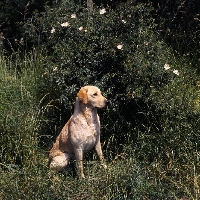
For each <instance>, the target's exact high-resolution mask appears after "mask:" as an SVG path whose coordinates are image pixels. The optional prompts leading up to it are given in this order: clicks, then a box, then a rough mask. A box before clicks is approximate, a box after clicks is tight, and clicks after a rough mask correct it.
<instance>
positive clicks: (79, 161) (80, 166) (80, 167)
mask: <svg viewBox="0 0 200 200" xmlns="http://www.w3.org/2000/svg"><path fill="white" fill-rule="evenodd" d="M74 151H75V157H76V162H77V169H78V174H79V177H80V178H85V176H84V173H83V150H82V149H75V150H74Z"/></svg>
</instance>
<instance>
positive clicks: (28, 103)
mask: <svg viewBox="0 0 200 200" xmlns="http://www.w3.org/2000/svg"><path fill="white" fill-rule="evenodd" d="M63 4H64V5H62V6H57V7H56V6H55V7H54V10H53V11H52V8H48V7H47V8H46V12H45V13H42V14H41V15H37V13H36V16H35V18H34V19H33V20H30V21H28V22H27V23H26V24H25V25H24V29H25V30H26V33H27V34H29V35H28V37H29V40H28V42H30V41H31V43H32V44H35V45H36V44H37V45H38V46H34V47H33V48H32V49H31V50H30V49H29V50H27V51H26V50H25V51H24V49H23V50H22V48H21V47H22V46H20V44H19V49H18V50H17V51H13V52H12V53H11V54H10V55H8V54H7V53H6V52H5V50H4V48H3V45H2V44H1V46H0V49H1V53H0V71H1V73H0V147H1V148H0V177H1V179H0V188H1V189H0V199H5V200H6V199H9V200H10V199H14V200H15V199H55V200H58V199H74V200H76V199H77V200H78V199H105V200H108V199H135V200H146V199H151V200H154V199H159V200H161V199H163V200H178V199H179V200H181V199H182V200H183V199H185V200H186V199H187V200H190V199H191V200H198V199H200V175H199V170H200V163H199V159H200V140H199V133H200V92H199V91H200V90H199V89H200V79H199V72H198V70H197V69H196V68H195V67H194V66H193V64H191V63H192V61H191V58H190V59H189V58H186V57H184V56H183V55H180V54H176V53H175V52H174V51H173V49H172V48H171V47H170V46H169V45H168V44H166V42H165V41H164V40H163V39H162V38H161V36H160V34H159V31H158V30H159V27H158V26H157V25H156V24H155V21H154V19H153V18H152V17H151V15H150V13H151V11H152V8H151V6H150V5H149V4H137V5H136V4H133V3H132V2H131V1H130V2H129V1H128V2H127V3H126V4H123V5H121V6H119V7H118V8H116V9H115V10H114V11H113V10H108V8H106V9H105V10H103V9H102V8H100V9H99V8H96V11H95V13H94V14H93V15H88V12H87V10H84V9H83V10H81V11H80V10H77V8H76V6H74V5H71V4H70V3H69V2H68V1H66V2H65V3H63ZM65 4H67V5H65ZM105 11H106V12H105ZM122 11H123V12H122ZM63 13H65V15H64V14H63ZM38 30H39V31H40V33H39V35H40V36H41V35H42V37H40V38H38V37H37V38H36V37H35V34H36V33H37V31H38ZM35 40H37V41H35ZM29 44H30V43H29ZM195 60H196V58H195ZM195 66H196V65H195ZM86 84H93V85H97V86H99V87H100V88H101V89H102V91H103V94H105V95H106V97H107V98H108V99H110V100H111V104H110V106H108V107H107V108H106V109H104V110H103V111H100V117H101V123H102V137H101V138H102V141H101V142H102V146H103V152H104V155H105V158H106V162H107V165H108V169H107V170H105V169H103V168H102V167H101V166H100V165H99V161H98V158H97V156H96V155H95V153H93V152H90V153H88V154H87V155H86V156H85V159H84V170H85V175H86V178H85V179H84V180H79V179H78V177H77V174H76V169H74V170H72V171H69V172H66V173H55V172H52V171H50V170H49V168H48V151H49V149H50V148H51V146H52V144H53V142H54V140H55V137H56V136H57V135H58V133H59V131H60V130H61V128H62V126H63V124H64V123H65V122H66V120H67V119H68V118H69V116H70V115H71V114H72V112H73V105H74V98H75V96H76V93H77V91H78V89H79V88H80V87H81V86H83V85H86ZM74 165H75V164H74Z"/></svg>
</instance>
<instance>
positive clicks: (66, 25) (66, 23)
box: [61, 22, 70, 27]
mask: <svg viewBox="0 0 200 200" xmlns="http://www.w3.org/2000/svg"><path fill="white" fill-rule="evenodd" d="M61 26H62V27H68V26H70V24H69V22H65V23H62V24H61Z"/></svg>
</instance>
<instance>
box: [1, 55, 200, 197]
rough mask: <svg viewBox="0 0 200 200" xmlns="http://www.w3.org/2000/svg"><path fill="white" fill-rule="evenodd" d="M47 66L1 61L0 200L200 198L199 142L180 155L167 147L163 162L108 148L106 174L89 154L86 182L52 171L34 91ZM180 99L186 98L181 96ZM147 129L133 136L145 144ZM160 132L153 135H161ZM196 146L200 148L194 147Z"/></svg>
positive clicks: (196, 105) (34, 61)
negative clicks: (40, 132)
mask: <svg viewBox="0 0 200 200" xmlns="http://www.w3.org/2000/svg"><path fill="white" fill-rule="evenodd" d="M43 64H44V60H43V58H42V57H40V58H39V59H38V58H37V57H36V56H34V54H33V55H31V56H28V57H27V58H26V59H25V60H24V61H23V62H22V61H20V60H17V59H16V58H13V59H12V58H9V59H8V58H5V57H3V56H1V57H0V70H1V73H0V80H1V81H0V88H1V90H0V131H1V132H0V137H1V138H0V144H1V145H0V146H1V148H0V156H1V157H0V177H1V179H0V188H1V190H0V199H5V200H6V199H9V200H11V199H55V200H57V199H74V200H75V199H77V200H79V199H105V200H108V199H136V200H137V199H138V200H140V199H142V200H143V199H159V200H161V199H184V198H185V199H193V200H198V199H199V198H200V188H199V187H200V183H199V182H200V177H199V170H200V165H199V157H200V156H199V152H198V149H199V147H198V145H197V144H198V143H197V142H196V143H195V142H194V143H188V142H185V143H183V144H178V145H182V146H183V147H184V146H185V147H187V148H183V151H182V152H181V155H179V156H173V152H171V153H170V152H167V148H166V156H165V160H162V158H160V159H157V160H154V161H152V162H149V161H147V160H142V159H141V160H140V159H136V158H137V156H136V154H137V152H138V149H137V148H135V146H134V145H131V144H130V145H125V146H124V148H123V150H122V151H121V153H115V152H109V150H108V149H111V148H108V147H107V148H104V154H105V157H107V156H108V155H110V154H112V155H114V157H112V158H111V159H109V160H108V161H107V162H108V170H104V169H103V168H101V167H100V165H99V162H98V161H97V158H96V156H93V157H94V159H92V158H91V156H89V158H88V159H86V160H85V162H84V170H85V174H86V179H84V180H78V178H77V176H76V173H75V172H73V171H72V172H69V173H66V174H62V173H54V172H51V171H49V169H48V166H47V154H48V152H47V151H45V150H44V149H41V148H40V147H39V146H38V141H39V135H38V130H39V128H40V126H41V123H44V121H42V120H44V119H42V118H39V117H38V116H40V115H39V114H40V112H41V110H40V109H41V108H40V105H39V103H40V102H37V101H36V99H37V98H36V95H37V93H36V88H37V87H38V85H40V83H41V81H40V78H41V77H42V75H43V74H42V73H43V72H42V71H40V70H37V69H38V66H40V65H43ZM17 66H21V69H22V71H21V73H18V72H17V70H16V67H17ZM173 84H174V83H173V82H172V83H171V86H170V85H169V86H168V87H167V88H166V91H167V92H168V93H169V98H170V92H171V94H172V92H175V93H176V92H177V91H176V90H177V88H176V87H174V85H173ZM179 84H180V87H181V85H182V84H181V83H179ZM188 87H189V86H187V88H188ZM192 88H193V87H192ZM179 91H180V89H179ZM191 91H192V90H191ZM192 93H194V94H195V92H192ZM44 95H45V94H44ZM179 98H181V99H184V98H188V97H187V95H184V96H181V95H179ZM174 104H176V103H174ZM192 105H193V108H194V109H195V110H196V112H199V97H196V96H195V97H193V103H192ZM198 121H199V119H197V122H198ZM45 123H46V122H45ZM181 123H182V122H181ZM176 128H177V127H175V128H174V129H176ZM198 128H199V127H198V123H196V127H193V128H192V127H187V129H185V130H187V131H188V132H187V133H185V134H184V135H188V138H189V137H190V134H195V132H191V130H192V131H194V130H196V131H198ZM148 131H149V130H146V131H144V132H143V133H141V132H140V131H139V130H138V131H137V129H136V130H135V133H134V134H137V135H138V136H140V137H141V138H140V139H141V140H142V139H145V137H146V139H148V137H150V136H149V132H148ZM156 134H157V133H155V135H152V137H157V136H156ZM168 134H170V133H168ZM165 136H166V135H162V137H165ZM166 137H167V136H166ZM177 137H178V135H177ZM180 137H181V133H180ZM146 139H145V140H146ZM145 140H144V141H145ZM161 141H162V140H161ZM177 141H178V140H177ZM180 141H182V140H180ZM185 141H187V138H186V140H185ZM193 144H196V145H197V146H196V147H192V145H193ZM109 145H112V142H111V143H109ZM150 147H151V146H150ZM105 149H107V150H106V151H105ZM147 151H148V149H147ZM145 153H147V154H148V152H143V154H145ZM158 158H159V156H158ZM181 159H182V160H181Z"/></svg>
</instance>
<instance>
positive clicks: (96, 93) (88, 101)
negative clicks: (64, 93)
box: [77, 85, 108, 108]
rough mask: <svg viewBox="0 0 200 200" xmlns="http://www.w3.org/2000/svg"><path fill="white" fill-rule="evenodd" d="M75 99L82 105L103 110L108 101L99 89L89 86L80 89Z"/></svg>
mask: <svg viewBox="0 0 200 200" xmlns="http://www.w3.org/2000/svg"><path fill="white" fill-rule="evenodd" d="M77 97H78V98H79V99H80V100H81V101H82V103H83V104H85V105H87V106H91V107H94V108H103V107H105V106H106V104H107V103H108V100H107V99H106V98H105V97H104V96H102V94H101V91H100V89H99V88H98V87H95V86H90V85H89V86H84V87H82V88H81V89H80V90H79V92H78V94H77Z"/></svg>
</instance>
